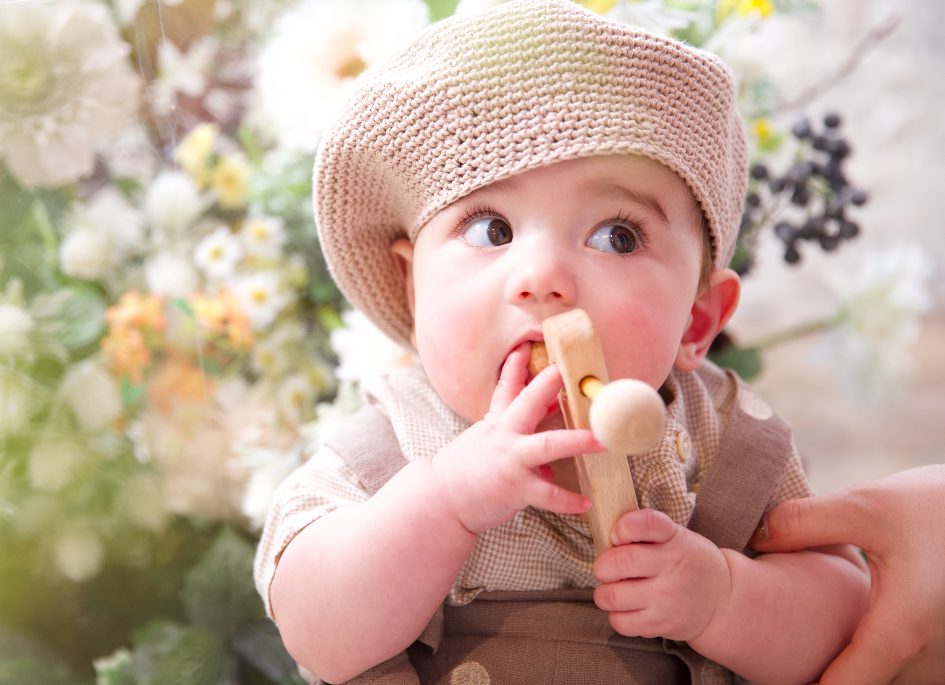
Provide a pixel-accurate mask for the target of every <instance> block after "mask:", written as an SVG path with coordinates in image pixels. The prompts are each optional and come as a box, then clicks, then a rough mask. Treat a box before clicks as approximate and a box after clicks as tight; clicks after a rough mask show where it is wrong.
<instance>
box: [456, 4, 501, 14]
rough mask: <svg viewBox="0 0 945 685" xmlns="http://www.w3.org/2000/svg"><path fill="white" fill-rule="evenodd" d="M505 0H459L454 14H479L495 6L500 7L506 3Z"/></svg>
mask: <svg viewBox="0 0 945 685" xmlns="http://www.w3.org/2000/svg"><path fill="white" fill-rule="evenodd" d="M505 1H506V0H459V3H458V4H457V5H456V9H455V10H454V11H453V14H455V15H456V16H467V15H470V14H478V13H479V12H485V11H487V10H491V9H492V8H493V7H498V6H499V5H501V4H503V3H505Z"/></svg>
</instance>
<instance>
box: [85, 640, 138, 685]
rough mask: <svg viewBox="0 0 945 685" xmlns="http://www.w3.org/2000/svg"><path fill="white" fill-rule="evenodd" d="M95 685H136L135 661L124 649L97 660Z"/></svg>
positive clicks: (95, 662) (95, 664) (94, 663)
mask: <svg viewBox="0 0 945 685" xmlns="http://www.w3.org/2000/svg"><path fill="white" fill-rule="evenodd" d="M93 665H94V666H95V685H135V683H136V682H137V678H135V673H134V659H133V658H132V654H131V652H129V651H128V650H127V649H125V648H124V647H123V648H121V649H119V650H117V651H115V652H114V653H112V654H110V655H109V656H107V657H102V658H100V659H96V660H95V661H94V662H93Z"/></svg>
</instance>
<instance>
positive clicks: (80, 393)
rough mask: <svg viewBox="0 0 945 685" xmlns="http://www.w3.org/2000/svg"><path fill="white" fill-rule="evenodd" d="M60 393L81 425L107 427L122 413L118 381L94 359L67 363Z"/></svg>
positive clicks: (92, 428) (94, 427)
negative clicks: (69, 365)
mask: <svg viewBox="0 0 945 685" xmlns="http://www.w3.org/2000/svg"><path fill="white" fill-rule="evenodd" d="M59 394H60V396H61V397H62V399H63V400H65V402H66V404H67V405H68V406H69V408H70V409H71V410H72V413H73V414H75V417H76V418H77V419H78V420H79V423H80V424H81V425H82V426H83V427H84V428H88V429H90V430H99V429H102V428H106V427H107V426H109V425H110V424H111V423H112V422H113V421H114V420H115V419H117V418H118V417H119V416H120V415H121V409H122V407H121V394H120V393H119V391H118V385H117V384H116V383H115V380H114V379H113V378H112V376H111V374H109V373H108V372H107V371H106V370H105V369H104V368H102V366H101V365H99V364H98V363H96V362H94V361H91V360H85V361H82V362H79V363H78V364H76V365H74V366H72V367H70V368H69V370H68V371H66V374H65V376H64V377H63V379H62V383H61V384H60V386H59Z"/></svg>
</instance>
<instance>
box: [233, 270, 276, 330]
mask: <svg viewBox="0 0 945 685" xmlns="http://www.w3.org/2000/svg"><path fill="white" fill-rule="evenodd" d="M233 293H234V294H235V295H236V299H237V301H238V302H239V304H240V308H241V309H242V310H243V312H244V313H245V314H246V317H247V318H248V319H249V322H250V324H251V325H252V327H253V328H254V329H255V330H261V329H264V328H266V327H268V326H269V325H270V324H271V323H272V322H273V321H275V320H276V317H277V316H278V315H279V312H281V311H282V309H283V308H284V307H285V306H286V305H287V304H288V303H289V299H288V297H287V296H286V295H285V293H283V292H282V287H281V284H280V283H279V277H278V276H277V275H276V274H275V273H274V272H272V271H262V272H259V273H254V274H250V275H248V276H243V277H241V278H239V279H237V280H236V281H234V283H233Z"/></svg>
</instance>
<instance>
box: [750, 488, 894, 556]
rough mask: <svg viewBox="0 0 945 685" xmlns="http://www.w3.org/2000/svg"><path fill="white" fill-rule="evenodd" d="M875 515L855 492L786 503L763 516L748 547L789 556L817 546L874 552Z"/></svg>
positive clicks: (850, 491)
mask: <svg viewBox="0 0 945 685" xmlns="http://www.w3.org/2000/svg"><path fill="white" fill-rule="evenodd" d="M876 515H877V514H876V512H875V511H873V510H872V508H870V507H869V506H868V503H867V502H866V501H865V500H864V498H863V497H861V496H859V494H858V493H857V492H856V491H852V490H847V491H845V492H840V493H836V494H833V495H824V496H821V497H807V498H803V499H795V500H786V501H784V502H781V503H780V504H778V505H777V506H776V507H774V508H773V509H772V510H771V511H769V512H768V513H767V515H766V516H765V520H764V527H763V531H762V532H760V533H756V534H755V536H754V537H753V538H752V540H751V542H750V546H751V547H752V548H754V549H756V550H758V551H760V552H790V551H794V550H798V549H804V548H806V547H819V546H821V545H836V544H850V545H855V546H857V547H862V548H864V549H866V550H867V551H869V550H872V549H873V548H874V546H875V545H874V540H875V536H876V531H877V527H876V526H875V525H873V521H874V519H875V516H876Z"/></svg>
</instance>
